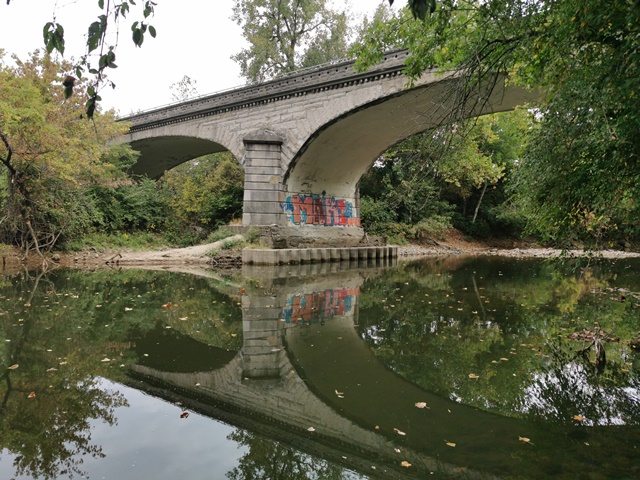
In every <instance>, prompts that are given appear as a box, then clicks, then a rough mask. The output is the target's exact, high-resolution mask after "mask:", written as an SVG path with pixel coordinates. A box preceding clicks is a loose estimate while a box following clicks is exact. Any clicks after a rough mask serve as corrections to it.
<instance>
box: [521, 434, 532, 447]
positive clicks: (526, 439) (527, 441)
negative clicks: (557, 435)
mask: <svg viewBox="0 0 640 480" xmlns="http://www.w3.org/2000/svg"><path fill="white" fill-rule="evenodd" d="M518 440H520V441H521V442H522V443H528V444H529V445H533V443H532V442H531V439H530V438H527V437H520V436H519V437H518Z"/></svg>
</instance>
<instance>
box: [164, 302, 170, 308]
mask: <svg viewBox="0 0 640 480" xmlns="http://www.w3.org/2000/svg"><path fill="white" fill-rule="evenodd" d="M162 308H171V302H167V303H163V304H162Z"/></svg>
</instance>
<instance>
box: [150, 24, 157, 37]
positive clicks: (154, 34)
mask: <svg viewBox="0 0 640 480" xmlns="http://www.w3.org/2000/svg"><path fill="white" fill-rule="evenodd" d="M149 34H150V35H151V37H152V38H156V28H155V27H154V26H153V25H149Z"/></svg>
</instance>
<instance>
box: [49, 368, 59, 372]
mask: <svg viewBox="0 0 640 480" xmlns="http://www.w3.org/2000/svg"><path fill="white" fill-rule="evenodd" d="M57 371H58V369H57V368H48V369H47V372H57Z"/></svg>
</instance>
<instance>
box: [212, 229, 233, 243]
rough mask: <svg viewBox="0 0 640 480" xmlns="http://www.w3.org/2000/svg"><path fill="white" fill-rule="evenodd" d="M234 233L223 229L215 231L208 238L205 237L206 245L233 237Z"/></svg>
mask: <svg viewBox="0 0 640 480" xmlns="http://www.w3.org/2000/svg"><path fill="white" fill-rule="evenodd" d="M233 235H234V233H233V232H232V231H231V230H229V229H226V228H224V227H222V228H219V229H217V230H216V231H215V232H211V233H210V234H209V236H207V240H206V243H213V242H217V241H219V240H224V239H225V238H228V237H231V236H233Z"/></svg>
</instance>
